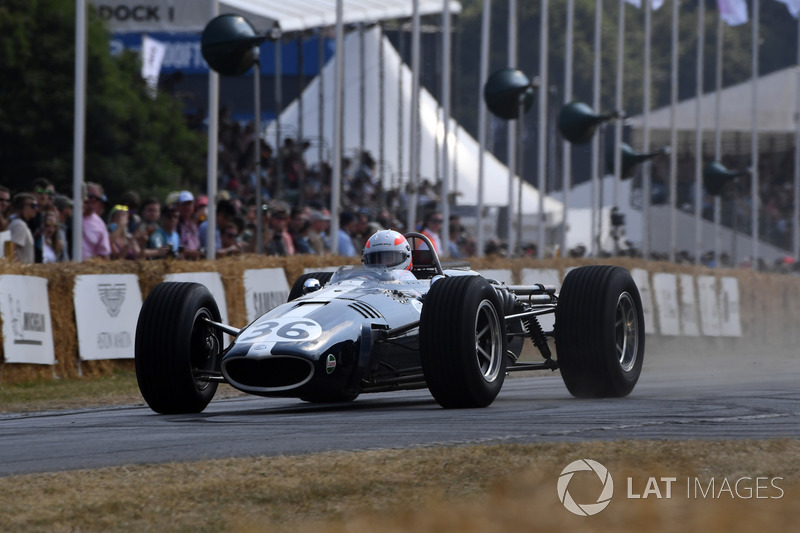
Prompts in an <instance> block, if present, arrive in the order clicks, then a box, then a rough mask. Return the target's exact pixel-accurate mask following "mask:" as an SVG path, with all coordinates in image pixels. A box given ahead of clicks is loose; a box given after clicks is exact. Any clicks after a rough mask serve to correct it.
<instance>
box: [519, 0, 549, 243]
mask: <svg viewBox="0 0 800 533" xmlns="http://www.w3.org/2000/svg"><path fill="white" fill-rule="evenodd" d="M541 6H542V8H541V13H540V17H539V138H538V139H537V141H538V143H539V149H538V155H537V157H538V161H537V167H538V168H537V173H538V174H539V176H538V178H539V179H538V183H539V185H538V186H539V220H538V221H537V224H536V225H537V227H538V229H539V238H538V243H537V245H536V257H537V259H544V247H545V244H546V243H545V237H544V224H545V218H546V217H545V213H544V195H545V193H546V192H547V191H546V189H547V187H546V184H545V178H546V175H547V93H548V91H549V84H548V77H547V69H548V62H547V58H548V46H547V45H548V42H549V39H550V37H549V20H548V19H549V17H548V8H549V5H548V0H542V3H541ZM522 112H523V109H522V108H520V116H519V120H520V122H521V121H522ZM520 136H522V132H521V131H520ZM521 158H522V154H520V159H521ZM519 180H520V184H521V183H522V176H521V175H520V177H519ZM521 192H522V191H520V199H521V197H522V194H521ZM520 212H521V210H520ZM521 233H522V228H521V227H520V234H521Z"/></svg>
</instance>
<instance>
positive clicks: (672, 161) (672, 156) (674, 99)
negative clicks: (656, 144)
mask: <svg viewBox="0 0 800 533" xmlns="http://www.w3.org/2000/svg"><path fill="white" fill-rule="evenodd" d="M679 7H680V0H672V70H671V74H670V79H671V80H670V81H671V82H672V83H671V89H670V111H669V129H670V146H671V147H672V150H671V151H670V153H669V204H668V205H669V260H670V261H675V247H676V245H675V241H676V227H675V218H676V213H675V201H676V196H677V192H678V183H677V182H678V150H677V146H678V128H677V121H676V117H675V115H676V113H677V107H678V8H679Z"/></svg>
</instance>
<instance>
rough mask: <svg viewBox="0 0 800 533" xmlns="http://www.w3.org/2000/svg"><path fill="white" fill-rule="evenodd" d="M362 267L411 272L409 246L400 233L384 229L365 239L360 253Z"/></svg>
mask: <svg viewBox="0 0 800 533" xmlns="http://www.w3.org/2000/svg"><path fill="white" fill-rule="evenodd" d="M361 262H362V263H364V266H366V267H368V268H370V267H387V268H395V269H398V270H411V245H410V244H408V241H407V240H406V238H405V237H403V234H402V233H398V232H396V231H394V230H390V229H384V230H381V231H377V232H375V233H373V234H372V236H371V237H370V238H369V239H367V244H366V245H365V246H364V251H363V252H362V253H361Z"/></svg>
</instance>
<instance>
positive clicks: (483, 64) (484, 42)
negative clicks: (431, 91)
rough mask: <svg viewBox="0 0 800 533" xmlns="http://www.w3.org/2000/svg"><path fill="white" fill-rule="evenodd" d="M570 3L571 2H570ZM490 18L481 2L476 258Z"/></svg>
mask: <svg viewBox="0 0 800 533" xmlns="http://www.w3.org/2000/svg"><path fill="white" fill-rule="evenodd" d="M570 1H572V0H570ZM491 18H492V0H483V16H482V19H481V59H480V74H479V75H480V80H479V83H478V144H480V150H478V208H477V210H476V212H475V222H476V224H477V225H478V234H477V239H478V256H479V257H482V256H483V246H484V241H485V237H484V232H483V229H484V228H483V186H484V179H485V178H484V174H485V172H486V164H485V162H486V115H487V113H486V104H484V103H483V86H484V85H486V79H487V78H488V77H489V38H490V29H491V28H490V27H489V25H490V23H491Z"/></svg>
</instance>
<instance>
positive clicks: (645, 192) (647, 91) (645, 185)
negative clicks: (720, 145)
mask: <svg viewBox="0 0 800 533" xmlns="http://www.w3.org/2000/svg"><path fill="white" fill-rule="evenodd" d="M649 4H650V2H648V5H646V6H645V10H644V89H643V95H644V106H643V109H642V137H643V138H642V144H643V145H644V146H643V148H644V151H645V152H649V151H650V105H651V101H652V97H651V89H652V80H651V74H650V53H651V52H650V49H651V43H650V40H651V36H650V34H651V32H652V9H651V6H650V5H649ZM652 169H653V167H652V164H651V162H650V161H649V160H648V161H645V163H644V166H643V168H642V215H643V216H642V259H644V260H645V261H647V260H648V259H649V258H650V203H651V201H652V194H653V193H652V186H651V185H652V181H651V180H652Z"/></svg>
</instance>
